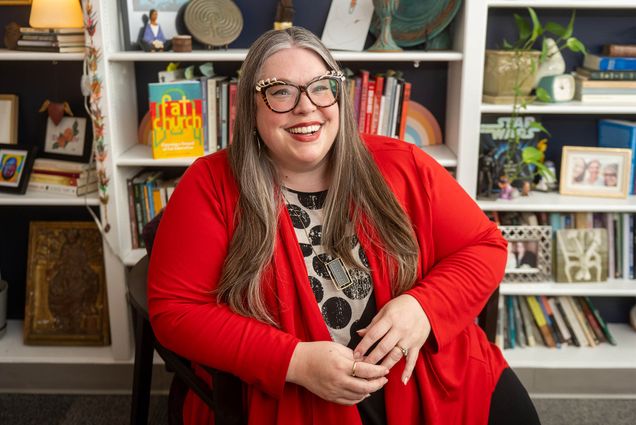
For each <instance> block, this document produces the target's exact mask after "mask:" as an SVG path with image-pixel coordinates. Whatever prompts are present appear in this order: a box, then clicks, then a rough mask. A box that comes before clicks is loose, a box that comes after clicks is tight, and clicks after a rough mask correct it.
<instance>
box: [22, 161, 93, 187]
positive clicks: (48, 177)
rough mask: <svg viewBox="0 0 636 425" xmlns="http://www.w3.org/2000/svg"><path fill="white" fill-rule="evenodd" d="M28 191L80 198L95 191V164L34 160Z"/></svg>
mask: <svg viewBox="0 0 636 425" xmlns="http://www.w3.org/2000/svg"><path fill="white" fill-rule="evenodd" d="M29 190H33V191H39V192H50V193H59V194H62V195H75V196H82V195H86V194H87V193H91V192H95V191H97V170H96V169H95V164H84V163H78V162H70V161H63V160H59V159H45V158H36V159H35V163H34V165H33V171H32V172H31V177H30V179H29Z"/></svg>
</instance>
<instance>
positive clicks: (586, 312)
mask: <svg viewBox="0 0 636 425" xmlns="http://www.w3.org/2000/svg"><path fill="white" fill-rule="evenodd" d="M576 301H577V302H578V303H579V305H580V306H581V311H582V312H583V316H584V317H585V320H587V323H589V324H590V328H591V329H592V332H594V335H595V336H596V339H597V340H598V342H599V343H600V342H606V341H607V338H605V335H604V334H603V330H602V329H601V327H600V326H599V324H598V322H597V321H596V318H595V317H594V314H593V313H592V310H590V307H589V306H588V305H587V303H586V302H585V300H584V299H583V298H580V297H579V298H576Z"/></svg>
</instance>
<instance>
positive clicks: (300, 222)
mask: <svg viewBox="0 0 636 425" xmlns="http://www.w3.org/2000/svg"><path fill="white" fill-rule="evenodd" d="M283 194H284V195H285V200H286V202H287V210H288V211H289V215H290V217H291V220H292V223H293V225H294V230H295V231H296V239H297V240H298V243H299V244H300V249H301V251H302V253H303V256H304V257H305V266H306V267H307V275H308V276H309V283H310V285H311V289H312V291H313V293H314V296H315V297H316V302H317V303H318V307H319V308H320V312H321V313H322V317H323V319H324V321H325V324H326V325H327V328H328V329H329V333H330V334H331V338H332V339H333V340H334V341H335V342H338V343H340V344H342V345H346V346H348V347H349V348H354V347H355V346H356V345H357V343H358V342H359V341H360V337H359V336H358V334H357V333H356V331H357V330H358V329H362V328H364V327H366V326H367V325H368V324H369V323H370V322H371V319H372V318H373V316H374V315H375V314H376V305H375V299H374V297H373V282H372V281H371V276H370V275H369V273H368V272H367V271H366V270H364V269H362V268H356V269H352V268H351V267H349V268H348V269H349V275H350V276H351V279H352V280H353V284H352V285H350V286H349V287H347V288H345V289H343V290H338V289H336V287H335V286H334V284H333V283H332V282H331V277H330V276H329V272H328V271H327V268H326V267H325V265H324V263H328V262H329V261H331V260H332V258H331V257H330V256H328V255H327V254H325V253H324V249H323V247H322V245H321V238H322V223H323V215H322V207H323V204H324V202H325V198H326V196H327V191H323V192H309V193H307V192H297V191H294V190H291V189H287V188H283ZM351 245H352V248H351V249H352V251H353V255H354V258H356V259H359V260H360V263H361V264H363V265H364V266H365V267H368V266H369V263H368V260H367V257H366V255H365V253H364V251H363V250H362V247H361V246H360V243H359V241H358V238H357V237H356V236H355V235H353V237H352V244H351ZM312 247H313V249H312ZM318 257H319V258H318Z"/></svg>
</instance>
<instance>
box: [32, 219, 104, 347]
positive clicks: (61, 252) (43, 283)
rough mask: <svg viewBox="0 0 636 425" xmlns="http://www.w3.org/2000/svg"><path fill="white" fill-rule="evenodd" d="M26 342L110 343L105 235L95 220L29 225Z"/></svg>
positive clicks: (34, 343)
mask: <svg viewBox="0 0 636 425" xmlns="http://www.w3.org/2000/svg"><path fill="white" fill-rule="evenodd" d="M26 286H27V288H26V303H25V314H24V332H23V338H24V343H25V344H29V345H78V346H79V345H91V346H102V345H109V344H110V326H109V317H108V302H107V295H106V276H105V270H104V256H103V245H102V235H101V233H100V232H99V230H98V228H97V225H96V224H95V223H93V222H83V221H32V222H31V223H30V226H29V248H28V258H27V282H26Z"/></svg>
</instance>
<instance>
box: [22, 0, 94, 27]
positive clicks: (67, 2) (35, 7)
mask: <svg viewBox="0 0 636 425" xmlns="http://www.w3.org/2000/svg"><path fill="white" fill-rule="evenodd" d="M29 25H31V26H32V27H33V28H82V27H83V26H84V16H83V15H82V8H81V6H80V2H79V0H33V3H32V4H31V16H30V18H29Z"/></svg>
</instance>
